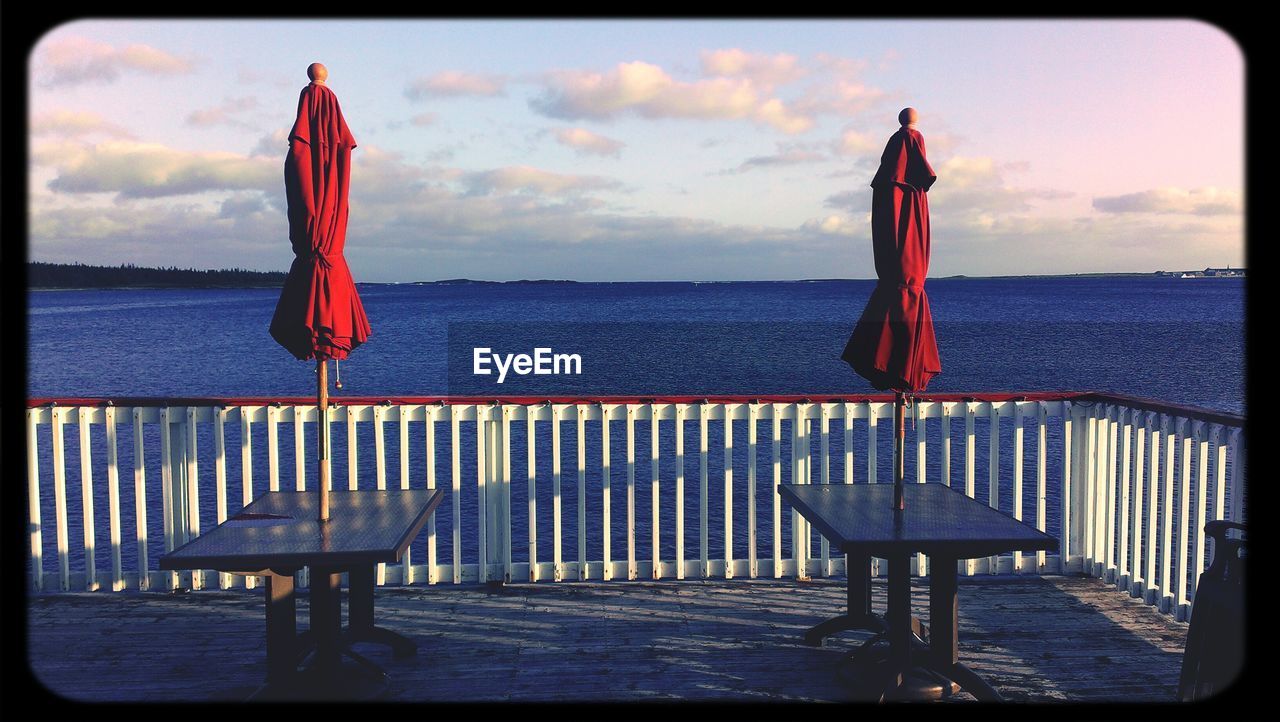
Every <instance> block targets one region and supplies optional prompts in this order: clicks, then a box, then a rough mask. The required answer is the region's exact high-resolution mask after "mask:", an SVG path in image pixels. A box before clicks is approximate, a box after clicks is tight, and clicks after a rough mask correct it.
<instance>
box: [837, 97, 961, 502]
mask: <svg viewBox="0 0 1280 722" xmlns="http://www.w3.org/2000/svg"><path fill="white" fill-rule="evenodd" d="M917 117H918V116H917V114H916V111H915V110H914V109H913V108H905V109H903V111H902V112H901V113H899V115H898V120H899V122H900V123H901V124H902V127H901V128H899V129H898V132H896V133H894V134H893V135H892V136H891V137H890V138H889V142H888V144H887V145H886V146H885V149H884V154H883V155H882V156H881V157H880V168H879V170H877V171H876V175H875V178H874V179H872V181H871V187H872V196H871V246H872V252H873V253H874V254H875V265H876V278H877V279H878V282H877V283H876V287H875V290H874V291H872V293H871V298H870V299H869V300H868V301H867V307H866V309H864V310H863V312H862V317H861V318H859V319H858V324H857V326H855V327H854V329H853V333H852V335H850V337H849V342H848V343H847V344H845V347H844V353H843V354H841V358H843V359H844V360H845V361H846V362H847V363H848V364H849V365H850V366H852V367H853V370H854V371H856V372H857V373H858V375H860V376H862V377H863V378H865V379H867V380H868V381H870V382H871V385H872V386H874V387H876V388H877V389H880V390H882V391H883V390H887V389H893V390H894V392H895V395H894V432H895V436H894V441H895V444H896V447H895V450H894V452H895V453H894V484H895V489H896V493H895V494H894V508H895V509H899V510H900V509H902V508H903V507H904V504H903V498H902V476H903V448H902V442H903V435H904V432H903V407H904V406H905V403H906V401H905V395H906V394H914V393H917V392H920V391H924V390H925V388H926V387H927V386H928V385H929V380H930V379H931V378H933V376H934V375H935V374H938V373H939V372H941V371H942V362H941V360H940V359H939V358H938V345H937V342H936V340H935V339H934V334H933V318H932V317H931V316H930V314H929V297H928V296H927V295H926V294H925V291H924V281H925V276H927V275H928V272H929V197H928V190H929V188H930V186H932V185H933V182H934V181H935V180H937V175H936V174H935V173H934V172H933V168H932V167H930V166H929V160H928V158H927V157H926V155H925V147H924V136H922V135H921V134H920V132H919V131H918V130H916V128H915V123H916V119H917Z"/></svg>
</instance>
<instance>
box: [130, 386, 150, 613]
mask: <svg viewBox="0 0 1280 722" xmlns="http://www.w3.org/2000/svg"><path fill="white" fill-rule="evenodd" d="M143 451H144V443H143V438H142V409H140V408H134V409H133V516H134V524H135V526H134V536H135V537H136V538H137V542H138V555H137V556H138V558H137V562H138V566H137V572H138V589H139V590H140V591H145V590H147V589H148V588H150V586H151V580H150V576H149V573H148V564H147V469H146V455H145V454H144V453H143Z"/></svg>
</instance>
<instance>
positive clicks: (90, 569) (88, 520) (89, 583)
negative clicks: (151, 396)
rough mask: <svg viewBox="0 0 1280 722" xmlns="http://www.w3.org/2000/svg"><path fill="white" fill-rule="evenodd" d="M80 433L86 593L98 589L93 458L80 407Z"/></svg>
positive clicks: (84, 410)
mask: <svg viewBox="0 0 1280 722" xmlns="http://www.w3.org/2000/svg"><path fill="white" fill-rule="evenodd" d="M76 416H77V424H76V425H77V427H78V429H77V430H78V431H79V433H80V513H81V519H83V521H84V524H83V531H84V585H85V589H86V590H87V591H90V592H92V591H96V590H97V589H98V569H97V566H98V565H97V563H96V552H97V549H96V544H95V529H94V517H93V511H94V509H93V458H92V450H91V446H90V441H89V408H88V407H85V406H81V407H80V408H79V409H78V410H77V412H76Z"/></svg>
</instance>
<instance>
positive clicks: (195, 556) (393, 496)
mask: <svg viewBox="0 0 1280 722" xmlns="http://www.w3.org/2000/svg"><path fill="white" fill-rule="evenodd" d="M443 498H444V491H443V490H441V489H430V490H428V489H394V490H392V489H388V490H376V491H375V490H370V491H337V490H335V491H331V492H329V521H327V522H325V523H323V524H321V523H320V521H318V520H317V519H316V516H317V513H318V508H319V504H320V501H319V495H318V494H317V493H316V492H315V491H272V492H268V493H266V494H263V495H262V496H260V497H258V498H257V499H255V500H253V502H252V503H251V504H249V505H248V506H246V507H245V508H244V509H242V510H241V511H240V513H238V514H236V515H235V516H233V517H230V518H228V519H227V520H226V521H224V522H222V523H221V524H219V525H218V526H216V527H214V528H213V529H210V530H209V531H207V532H205V533H203V534H201V535H200V536H198V537H196V538H195V539H192V540H191V541H190V542H188V543H186V544H184V545H182V546H181V547H178V548H177V549H174V550H173V551H171V552H169V553H168V554H166V555H164V556H162V557H160V568H161V569H214V570H218V571H226V572H232V571H260V570H263V569H271V570H273V571H276V572H279V573H286V574H289V573H292V572H294V571H296V570H298V569H299V568H301V567H304V566H334V567H341V566H350V565H355V564H365V563H370V564H372V563H376V562H396V561H398V560H399V559H400V557H401V556H403V555H404V550H405V549H406V548H407V547H408V546H409V542H410V541H412V540H413V538H414V537H415V536H417V535H418V532H419V531H421V530H422V527H423V526H424V525H425V524H426V523H427V519H428V518H430V516H431V514H432V513H433V512H434V511H435V508H436V507H437V506H438V505H439V504H440V501H441V499H443Z"/></svg>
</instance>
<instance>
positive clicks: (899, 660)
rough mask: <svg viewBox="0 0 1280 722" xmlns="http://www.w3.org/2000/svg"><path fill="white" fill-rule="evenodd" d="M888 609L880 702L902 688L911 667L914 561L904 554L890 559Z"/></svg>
mask: <svg viewBox="0 0 1280 722" xmlns="http://www.w3.org/2000/svg"><path fill="white" fill-rule="evenodd" d="M888 607H889V608H888V612H887V614H886V615H885V617H886V619H885V621H886V623H887V624H888V627H889V664H888V669H887V670H886V672H887V677H886V679H885V682H886V683H887V684H886V686H885V688H884V692H883V693H882V695H881V699H884V698H885V696H887V695H889V694H891V693H892V692H893V691H894V690H896V689H897V688H898V687H900V686H902V681H903V675H904V674H905V673H906V671H907V670H908V669H909V668H910V667H911V560H910V557H907V556H905V555H898V556H895V557H891V558H890V559H889V603H888Z"/></svg>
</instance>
